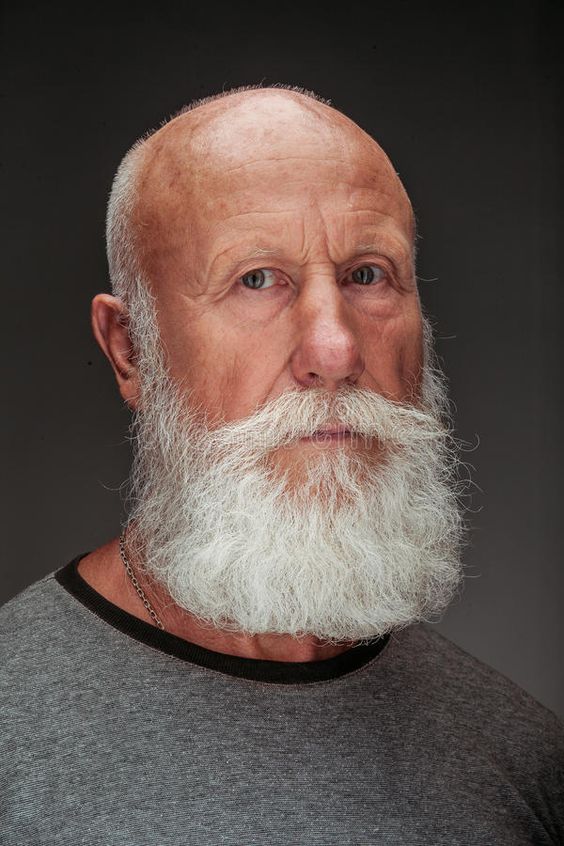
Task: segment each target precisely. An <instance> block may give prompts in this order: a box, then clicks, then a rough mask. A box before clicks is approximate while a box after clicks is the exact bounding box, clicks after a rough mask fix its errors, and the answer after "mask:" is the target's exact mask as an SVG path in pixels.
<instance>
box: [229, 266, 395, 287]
mask: <svg viewBox="0 0 564 846" xmlns="http://www.w3.org/2000/svg"><path fill="white" fill-rule="evenodd" d="M367 267H369V268H376V269H377V270H379V271H380V272H381V273H382V274H383V276H382V278H381V279H379V280H377V281H376V282H370V283H368V284H363V283H361V282H355V280H351V284H353V285H357V286H358V287H359V288H376V287H378V285H379V284H380V283H381V282H385V281H386V280H387V281H390V274H389V273H388V271H387V270H385V268H383V267H381V266H380V265H379V264H374V263H365V264H359V265H357V266H356V267H353V268H352V269H351V270H349V271H348V274H347V276H349V277H350V276H352V274H353V273H355V272H356V271H357V270H362V269H363V268H367ZM259 271H260V272H265V271H266V272H269V273H273V274H276V273H277V271H276V270H275V269H274V268H271V267H253V268H252V269H251V270H248V271H247V272H246V273H243V274H242V275H241V276H239V277H238V279H237V281H238V282H240V283H241V287H242V288H244V289H245V290H246V291H269V290H271V289H272V288H274V287H275V284H273V285H270V286H268V287H267V288H262V287H260V288H259V287H257V288H252V287H248V286H246V285H243V284H242V280H243V279H244V278H245V277H246V276H251V275H252V274H253V273H258V272H259Z"/></svg>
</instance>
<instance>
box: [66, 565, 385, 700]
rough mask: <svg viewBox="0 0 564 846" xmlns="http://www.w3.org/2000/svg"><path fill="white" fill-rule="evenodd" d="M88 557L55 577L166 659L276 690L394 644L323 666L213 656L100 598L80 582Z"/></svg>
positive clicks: (356, 663) (364, 647)
mask: <svg viewBox="0 0 564 846" xmlns="http://www.w3.org/2000/svg"><path fill="white" fill-rule="evenodd" d="M88 554H89V553H87V552H84V553H82V555H78V556H77V557H76V558H74V559H73V560H72V561H70V562H69V563H68V564H66V565H65V566H64V567H61V569H60V570H57V572H56V573H55V579H56V580H57V582H58V583H59V584H60V585H61V586H62V587H63V588H65V590H67V591H68V592H69V593H70V594H72V596H74V597H75V598H76V599H78V600H79V602H81V603H82V604H83V605H85V606H86V607H87V608H89V609H90V610H91V611H93V612H94V613H95V614H97V616H98V617H100V618H101V619H102V620H105V622H106V623H109V624H110V625H111V626H113V627H114V628H115V629H118V630H119V631H120V632H123V633H124V634H126V635H129V636H130V637H132V638H134V639H135V640H138V641H140V642H141V643H145V644H147V645H148V646H151V647H153V648H154V649H158V650H160V651H161V652H164V653H165V654H166V655H172V656H174V657H175V658H180V659H181V660H182V661H188V662H190V663H192V664H197V665H198V666H199V667H206V668H207V669H209V670H216V671H218V672H220V673H225V674H227V675H230V676H237V677H238V678H243V679H250V680H252V681H260V682H271V683H275V684H311V683H313V682H321V681H328V680H330V679H337V678H340V677H341V676H344V675H346V674H347V673H351V672H353V671H355V670H358V669H360V667H362V666H364V664H367V663H368V662H369V661H371V660H372V659H373V658H375V657H376V656H377V655H379V654H380V652H382V650H383V649H384V647H385V646H386V644H387V643H388V641H389V638H390V636H389V635H388V634H387V635H384V636H383V637H381V638H378V639H376V640H373V641H371V642H370V643H368V644H360V645H359V646H354V647H352V648H351V649H348V650H347V651H346V652H342V653H341V654H340V655H336V656H335V657H334V658H327V659H325V660H322V661H263V660H260V659H257V658H241V657H239V656H236V655H225V654H224V653H222V652H214V651H212V650H211V649H205V648H204V647H203V646H198V645H197V644H194V643H191V642H190V641H188V640H184V639H183V638H181V637H177V636H176V635H173V634H170V633H169V632H163V631H162V630H161V629H158V628H157V627H156V626H152V625H151V624H150V623H146V622H145V621H144V620H140V619H139V618H138V617H135V616H134V615H133V614H129V613H128V612H127V611H124V610H123V609H122V608H119V607H118V606H117V605H114V603H113V602H110V601H109V600H108V599H106V598H105V597H103V596H102V595H101V594H99V593H98V592H97V591H96V590H94V588H93V587H91V586H90V585H89V584H88V582H86V581H85V580H84V579H83V578H82V576H81V575H80V573H79V572H78V569H77V568H78V564H79V562H80V560H81V559H82V558H84V557H85V556H86V555H88Z"/></svg>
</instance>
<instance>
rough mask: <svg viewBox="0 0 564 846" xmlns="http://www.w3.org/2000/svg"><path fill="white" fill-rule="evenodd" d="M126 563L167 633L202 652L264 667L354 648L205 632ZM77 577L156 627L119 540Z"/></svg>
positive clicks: (89, 559)
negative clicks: (258, 662)
mask: <svg viewBox="0 0 564 846" xmlns="http://www.w3.org/2000/svg"><path fill="white" fill-rule="evenodd" d="M130 563H131V564H132V567H133V570H134V572H135V575H136V577H137V579H138V580H139V583H140V584H141V587H142V589H143V592H144V593H145V595H146V597H147V599H148V601H149V602H150V603H151V605H152V606H153V608H154V610H155V611H156V613H157V615H158V616H159V618H160V620H161V622H162V624H163V626H164V629H165V631H167V632H169V633H170V634H174V635H176V636H177V637H180V638H182V639H183V640H187V641H190V642H191V643H195V644H197V645H198V646H203V647H204V648H205V649H210V650H213V651H214V652H222V653H223V654H225V655H236V656H239V657H240V658H256V659H259V660H262V661H322V660H324V659H327V658H333V657H334V656H335V655H339V654H341V653H342V652H346V651H347V650H348V649H350V648H351V647H352V646H353V643H352V642H351V643H344V644H343V643H342V644H324V643H322V642H320V641H319V639H318V638H316V637H313V636H303V637H301V638H300V639H299V640H298V639H297V638H295V637H293V636H292V635H285V634H272V633H266V634H256V635H249V634H245V633H243V632H225V631H223V630H221V629H217V628H214V627H210V626H205V625H203V624H202V623H201V622H200V621H199V620H198V619H197V618H195V617H194V616H193V615H192V614H190V613H189V612H188V611H185V610H184V609H183V608H180V607H179V606H178V605H176V604H175V603H174V602H173V600H172V599H171V598H170V596H169V595H168V593H167V592H166V591H165V589H164V588H163V587H162V586H161V585H159V584H157V583H156V582H154V581H152V580H147V579H146V578H143V576H142V575H141V574H140V573H139V571H138V570H137V569H136V567H135V563H134V562H130ZM78 572H79V574H80V576H81V577H82V578H83V579H84V580H85V581H86V582H88V584H89V585H90V586H91V587H92V588H94V590H96V591H98V593H100V594H102V596H104V597H105V598H106V599H108V600H109V601H110V602H113V604H114V605H117V606H118V607H119V608H121V609H122V610H124V611H127V612H128V613H129V614H132V615H133V616H135V617H138V618H139V619H141V620H144V621H145V622H147V623H150V624H151V625H155V622H154V620H153V619H152V617H151V615H150V614H149V612H148V611H147V609H146V608H145V606H144V605H143V602H142V600H141V599H140V597H139V595H138V594H137V591H136V590H135V588H134V587H133V584H132V583H131V580H130V578H129V576H128V575H127V572H126V569H125V566H124V564H123V561H122V560H121V556H120V553H119V539H118V538H115V539H114V540H112V541H110V543H108V544H106V545H105V546H103V547H100V548H99V549H97V550H95V551H94V552H92V553H90V555H87V556H86V557H85V558H83V559H82V561H81V562H80V564H79V566H78Z"/></svg>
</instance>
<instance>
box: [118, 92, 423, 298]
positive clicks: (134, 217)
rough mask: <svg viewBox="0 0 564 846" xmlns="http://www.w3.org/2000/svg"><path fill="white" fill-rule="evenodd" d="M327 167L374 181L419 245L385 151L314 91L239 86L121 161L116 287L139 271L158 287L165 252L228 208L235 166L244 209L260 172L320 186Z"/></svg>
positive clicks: (332, 174) (274, 179) (186, 113)
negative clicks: (242, 184) (242, 183)
mask: <svg viewBox="0 0 564 846" xmlns="http://www.w3.org/2000/svg"><path fill="white" fill-rule="evenodd" d="M320 164H322V165H323V167H324V170H325V173H324V177H325V178H326V179H328V180H332V179H335V178H338V172H337V171H338V170H339V168H340V169H341V171H342V170H343V168H346V170H347V171H348V172H349V173H350V176H351V182H352V183H355V182H356V184H358V183H359V178H360V181H363V182H364V183H365V184H371V185H372V186H373V187H375V188H376V189H377V190H378V191H379V192H380V193H381V195H382V196H383V197H384V196H385V197H386V199H387V203H388V206H389V210H390V211H391V214H392V215H393V216H394V218H395V219H396V220H397V222H398V224H399V226H401V228H402V229H403V230H404V231H405V233H406V236H407V238H408V239H409V240H410V241H411V243H413V239H414V235H415V231H414V230H415V226H414V216H413V211H412V207H411V203H410V201H409V198H408V196H407V193H406V192H405V189H404V187H403V185H402V184H401V182H400V180H399V177H398V176H397V174H396V172H395V170H394V168H393V166H392V164H391V162H390V160H389V159H388V157H387V155H386V154H385V152H384V151H383V150H382V148H381V147H380V146H379V145H378V144H377V143H376V142H375V141H374V139H372V138H371V137H370V136H369V135H368V134H367V133H366V132H364V131H363V130H362V129H361V128H360V127H359V126H357V124H355V123H354V122H353V121H352V120H350V119H349V118H347V117H346V116H345V115H343V114H342V113H341V112H339V111H337V110H336V109H334V108H332V107H331V106H330V105H329V104H328V103H327V102H326V101H322V100H321V98H317V97H316V95H313V94H312V93H311V92H302V91H300V90H292V89H290V90H288V89H284V88H256V89H245V90H236V91H234V92H232V93H227V94H221V95H216V96H214V97H210V98H205V99H204V100H202V101H197V102H196V103H195V104H194V105H193V106H191V107H188V108H186V109H184V110H183V111H182V112H180V113H179V114H178V115H177V116H176V117H174V118H172V119H171V120H169V121H168V122H167V123H166V124H165V125H164V126H163V127H161V128H160V129H159V130H158V131H156V132H154V133H153V134H151V135H150V136H148V137H146V138H144V139H142V140H141V141H139V142H138V143H137V144H136V145H135V146H134V147H133V148H132V150H131V151H130V152H129V153H128V155H127V156H126V157H125V158H124V160H123V162H122V165H121V166H120V170H119V171H118V175H117V177H116V181H115V183H114V188H113V191H112V197H111V199H110V206H109V213H108V255H109V260H110V272H111V276H112V281H113V284H114V291H115V293H116V294H118V295H120V296H124V295H125V294H126V288H127V284H126V283H127V280H128V278H130V277H131V275H132V271H133V273H135V272H138V273H139V272H141V273H142V274H143V276H145V277H148V279H152V280H153V282H154V284H157V281H158V280H156V279H155V273H158V271H159V270H160V267H161V264H160V258H162V256H163V255H169V256H170V255H171V254H172V253H174V252H176V251H178V249H179V248H181V245H182V243H185V242H186V239H187V237H189V235H190V232H191V230H192V227H193V226H194V225H195V224H196V223H197V222H198V221H200V222H202V221H205V219H206V218H207V217H208V216H209V214H210V213H211V212H213V211H214V210H217V208H218V206H219V207H221V205H222V202H223V198H224V197H226V196H228V195H229V192H230V190H231V188H232V186H233V182H234V180H236V178H237V174H238V173H242V172H243V171H245V173H246V174H247V175H248V177H249V179H248V191H246V192H243V195H241V197H240V199H241V202H242V208H241V212H242V213H245V211H249V210H250V208H251V207H252V205H253V203H252V196H251V195H252V193H253V186H252V178H253V175H254V176H255V178H256V182H257V186H260V188H261V189H263V188H264V187H265V184H266V185H268V186H269V189H270V195H271V196H273V195H274V193H275V192H276V191H277V190H279V189H280V188H281V187H282V188H283V187H284V186H285V185H286V183H287V181H288V179H289V178H293V177H294V176H295V175H296V173H299V175H300V178H301V179H302V181H303V182H307V181H308V180H310V181H311V183H312V185H313V184H315V181H317V180H318V179H319V176H320V173H319V165H320ZM245 200H247V202H245ZM124 245H127V250H126V251H124ZM133 262H134V263H135V264H136V267H135V268H133V267H131V265H132V263H133Z"/></svg>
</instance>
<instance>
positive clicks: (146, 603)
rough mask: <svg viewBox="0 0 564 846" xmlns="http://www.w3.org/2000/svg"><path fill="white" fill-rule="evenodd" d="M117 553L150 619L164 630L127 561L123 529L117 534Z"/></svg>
mask: <svg viewBox="0 0 564 846" xmlns="http://www.w3.org/2000/svg"><path fill="white" fill-rule="evenodd" d="M119 554H120V556H121V560H122V561H123V564H124V566H125V569H126V571H127V575H128V576H129V578H130V579H131V584H132V585H133V587H134V588H135V590H136V591H137V594H138V596H139V599H140V600H141V602H142V603H143V605H144V606H145V608H146V609H147V611H148V613H149V615H150V617H151V619H152V620H154V622H155V625H156V626H158V627H159V629H162V630H163V631H164V630H165V627H164V626H163V624H162V623H161V621H160V619H159V618H158V616H157V612H156V611H155V609H154V608H153V606H152V605H151V603H150V602H149V600H148V599H147V597H146V596H145V593H144V592H143V588H142V587H141V585H140V584H139V582H138V581H137V578H136V576H135V573H134V572H133V569H132V567H131V564H130V563H129V561H128V559H127V555H126V554H125V530H124V531H123V532H122V533H121V535H120V536H119Z"/></svg>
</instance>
